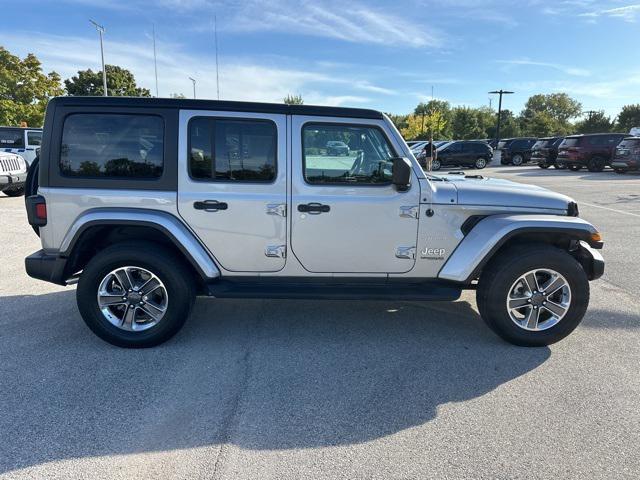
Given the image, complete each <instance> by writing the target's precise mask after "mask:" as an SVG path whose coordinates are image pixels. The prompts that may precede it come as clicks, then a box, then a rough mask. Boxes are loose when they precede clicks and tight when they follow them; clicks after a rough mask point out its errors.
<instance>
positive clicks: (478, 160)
mask: <svg viewBox="0 0 640 480" xmlns="http://www.w3.org/2000/svg"><path fill="white" fill-rule="evenodd" d="M473 166H474V167H476V168H484V167H486V166H487V159H486V158H483V157H478V158H476V161H475V163H474V165H473Z"/></svg>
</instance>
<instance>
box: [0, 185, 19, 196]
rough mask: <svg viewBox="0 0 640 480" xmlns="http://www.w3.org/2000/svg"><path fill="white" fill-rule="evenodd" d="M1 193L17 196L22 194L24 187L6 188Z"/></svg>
mask: <svg viewBox="0 0 640 480" xmlns="http://www.w3.org/2000/svg"><path fill="white" fill-rule="evenodd" d="M2 193H4V194H5V195H6V196H8V197H19V196H20V195H24V187H18V188H7V189H6V190H3V191H2Z"/></svg>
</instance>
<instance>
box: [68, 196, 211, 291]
mask: <svg viewBox="0 0 640 480" xmlns="http://www.w3.org/2000/svg"><path fill="white" fill-rule="evenodd" d="M102 225H132V226H142V227H150V228H154V229H156V230H158V231H159V232H162V233H163V234H165V235H166V236H167V237H168V238H169V239H170V240H171V241H172V242H173V244H174V245H175V246H176V247H177V248H178V249H179V250H180V251H181V252H182V253H183V255H184V256H185V258H186V259H187V260H188V261H189V262H190V263H191V264H192V265H193V267H194V268H195V269H196V271H197V272H198V273H199V274H200V275H201V276H202V277H203V278H204V279H207V280H211V279H216V278H219V277H220V269H219V268H218V266H217V265H216V263H215V262H214V260H213V259H212V258H211V255H209V252H208V251H207V250H206V249H205V248H204V246H203V245H202V243H200V240H198V238H197V237H196V236H195V235H194V234H193V233H192V232H191V230H189V229H188V228H187V226H186V225H185V224H184V223H183V222H182V221H180V220H179V219H178V218H177V217H175V216H174V215H172V214H170V213H167V212H163V211H160V210H147V209H143V208H96V209H92V210H87V211H86V212H84V213H83V214H82V215H80V216H79V217H78V218H76V220H75V221H74V223H73V225H72V226H71V228H70V229H69V231H68V232H67V234H66V235H65V237H64V239H63V240H62V244H61V245H60V254H61V255H62V256H69V255H70V254H71V252H73V248H74V246H75V243H76V242H77V240H78V239H79V238H80V236H81V235H82V233H83V232H85V231H86V230H87V229H89V228H91V227H93V226H102Z"/></svg>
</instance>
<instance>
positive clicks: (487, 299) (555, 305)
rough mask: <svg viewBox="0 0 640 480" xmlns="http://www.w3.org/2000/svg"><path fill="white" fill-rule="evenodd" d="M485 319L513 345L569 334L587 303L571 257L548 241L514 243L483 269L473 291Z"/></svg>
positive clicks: (531, 344) (584, 278) (548, 340)
mask: <svg viewBox="0 0 640 480" xmlns="http://www.w3.org/2000/svg"><path fill="white" fill-rule="evenodd" d="M476 298H477V303H478V309H479V310H480V314H481V315H482V318H483V319H484V321H485V322H486V323H487V325H488V326H489V327H490V328H491V329H492V330H493V331H494V332H495V333H496V334H498V335H499V336H500V337H502V338H503V339H505V340H507V341H508V342H511V343H513V344H515V345H521V346H528V347H537V346H544V345H549V344H551V343H555V342H557V341H559V340H561V339H563V338H564V337H566V336H567V335H569V334H570V333H571V332H572V331H573V330H574V329H575V328H576V327H577V326H578V325H579V324H580V322H581V321H582V318H583V316H584V314H585V312H586V310H587V306H588V304H589V281H588V279H587V276H586V274H585V272H584V270H583V268H582V266H581V265H580V264H579V263H578V261H577V260H576V259H574V258H573V257H572V256H571V255H570V254H569V253H567V252H565V251H563V250H560V249H558V248H556V247H553V246H550V245H540V246H535V245H528V246H525V245H523V246H520V247H513V248H511V249H509V250H507V251H506V252H504V253H501V254H500V256H499V258H497V259H495V260H494V261H492V262H491V263H490V264H489V266H488V267H487V268H486V269H485V270H484V271H483V272H482V275H481V277H480V281H479V284H478V290H477V293H476Z"/></svg>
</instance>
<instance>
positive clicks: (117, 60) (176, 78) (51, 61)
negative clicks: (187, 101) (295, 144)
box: [3, 32, 395, 105]
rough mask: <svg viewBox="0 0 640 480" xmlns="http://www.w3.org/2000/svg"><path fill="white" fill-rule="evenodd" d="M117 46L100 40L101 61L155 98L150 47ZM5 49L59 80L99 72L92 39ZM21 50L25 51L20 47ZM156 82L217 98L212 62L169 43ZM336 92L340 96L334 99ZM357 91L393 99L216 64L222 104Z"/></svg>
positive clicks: (356, 83)
mask: <svg viewBox="0 0 640 480" xmlns="http://www.w3.org/2000/svg"><path fill="white" fill-rule="evenodd" d="M147 41H148V43H149V44H148V45H145V44H144V42H143V43H140V42H137V43H136V42H133V41H132V42H130V43H122V42H118V41H112V40H110V39H109V38H108V37H106V38H105V60H106V63H108V64H113V65H119V66H121V67H123V68H126V69H128V70H130V71H131V72H132V73H133V74H134V75H135V77H136V81H137V83H138V85H141V86H145V87H147V88H149V89H150V90H151V92H152V93H155V88H154V85H155V77H154V69H153V51H152V48H151V42H150V40H147ZM3 43H4V45H5V46H6V47H7V48H9V49H10V50H11V51H13V52H15V53H17V54H20V55H22V56H24V55H26V53H27V49H28V51H29V52H36V54H37V56H38V58H39V59H40V60H41V61H42V63H43V68H44V70H45V71H47V72H48V71H51V70H55V71H56V72H58V73H59V74H60V75H61V76H62V78H68V77H71V76H72V75H75V74H76V73H77V71H78V70H84V69H87V68H91V69H93V70H99V69H100V68H101V67H100V57H99V55H100V50H99V45H98V41H97V39H94V38H85V37H67V36H57V35H43V34H35V33H31V32H25V33H22V34H7V35H4V36H3ZM25 46H26V47H25ZM158 76H159V90H160V96H164V97H166V96H169V94H171V93H183V94H185V95H187V96H190V94H191V91H192V90H191V89H192V87H191V82H190V81H189V79H188V77H189V76H192V77H194V78H195V79H196V80H197V84H196V89H197V94H198V97H199V98H216V69H215V58H214V57H200V56H193V55H190V54H187V53H185V52H184V51H182V49H181V48H180V47H178V46H177V45H174V44H171V43H164V42H159V43H158ZM336 91H339V92H341V93H342V92H344V95H336V93H335V92H336ZM354 91H361V92H369V93H372V94H378V95H392V94H394V93H395V92H394V91H393V90H390V89H387V88H383V87H379V86H377V85H374V84H372V83H370V82H369V81H368V80H367V79H365V78H362V77H354V76H350V75H349V74H348V73H344V72H341V73H340V74H339V75H333V74H331V73H330V72H329V73H328V72H327V71H326V69H321V70H313V69H302V68H291V67H278V66H276V65H274V64H273V62H271V63H266V62H264V61H263V62H260V61H255V59H250V58H235V57H234V58H225V57H221V62H220V92H221V98H223V99H225V100H245V101H262V102H281V101H282V99H283V98H284V97H285V96H287V94H289V93H292V94H302V96H303V98H304V99H305V102H306V103H317V104H325V105H344V104H362V103H367V102H370V101H371V99H370V98H369V97H365V96H360V95H357V94H353V93H351V92H354Z"/></svg>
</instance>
